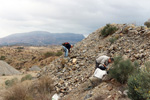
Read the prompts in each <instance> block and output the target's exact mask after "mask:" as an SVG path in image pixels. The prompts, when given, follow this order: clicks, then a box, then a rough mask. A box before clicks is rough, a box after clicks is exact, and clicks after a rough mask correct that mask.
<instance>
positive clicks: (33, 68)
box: [29, 66, 41, 71]
mask: <svg viewBox="0 0 150 100" xmlns="http://www.w3.org/2000/svg"><path fill="white" fill-rule="evenodd" d="M29 70H30V71H40V70H41V69H40V68H39V67H38V66H32V67H31V68H29Z"/></svg>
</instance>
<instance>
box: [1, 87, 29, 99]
mask: <svg viewBox="0 0 150 100" xmlns="http://www.w3.org/2000/svg"><path fill="white" fill-rule="evenodd" d="M27 97H28V91H27V87H25V86H23V85H15V86H13V87H12V88H11V89H9V91H6V93H5V94H4V100H27V99H26V98H27Z"/></svg>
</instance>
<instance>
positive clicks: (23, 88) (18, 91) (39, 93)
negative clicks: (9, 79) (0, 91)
mask: <svg viewBox="0 0 150 100" xmlns="http://www.w3.org/2000/svg"><path fill="white" fill-rule="evenodd" d="M35 82H36V83H32V84H25V85H23V83H21V84H16V85H14V86H13V87H11V88H10V89H9V90H8V91H7V92H5V93H4V95H3V98H4V99H3V100H50V98H51V96H52V94H53V93H52V92H53V91H54V86H53V80H52V79H51V78H50V77H48V76H44V77H41V78H40V79H39V80H37V81H35Z"/></svg>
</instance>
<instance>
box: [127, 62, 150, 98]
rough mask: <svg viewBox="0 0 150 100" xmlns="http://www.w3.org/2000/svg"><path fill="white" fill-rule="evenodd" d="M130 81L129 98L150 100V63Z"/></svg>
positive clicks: (130, 78) (131, 77)
mask: <svg viewBox="0 0 150 100" xmlns="http://www.w3.org/2000/svg"><path fill="white" fill-rule="evenodd" d="M145 66H146V67H144V68H143V70H141V71H139V72H138V73H135V74H134V75H132V76H130V77H129V79H128V83H127V84H128V89H129V92H128V96H129V98H131V99H132V100H150V63H149V62H148V63H146V64H145Z"/></svg>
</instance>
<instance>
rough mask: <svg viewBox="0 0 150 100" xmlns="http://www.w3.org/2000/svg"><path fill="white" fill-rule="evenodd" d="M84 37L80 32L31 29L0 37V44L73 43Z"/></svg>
mask: <svg viewBox="0 0 150 100" xmlns="http://www.w3.org/2000/svg"><path fill="white" fill-rule="evenodd" d="M83 38H84V36H83V35H82V34H75V33H50V32H46V31H32V32H26V33H15V34H12V35H9V36H6V37H4V38H0V45H15V44H28V45H60V44H61V43H63V42H70V43H71V44H75V43H77V42H79V41H81V40H82V39H83Z"/></svg>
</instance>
